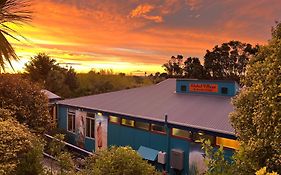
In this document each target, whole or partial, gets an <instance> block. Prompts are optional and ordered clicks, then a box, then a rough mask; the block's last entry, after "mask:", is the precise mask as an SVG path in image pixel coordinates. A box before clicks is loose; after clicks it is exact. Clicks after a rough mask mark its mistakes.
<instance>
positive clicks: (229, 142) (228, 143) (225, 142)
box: [216, 137, 239, 149]
mask: <svg viewBox="0 0 281 175" xmlns="http://www.w3.org/2000/svg"><path fill="white" fill-rule="evenodd" d="M216 145H218V146H219V145H222V146H224V147H227V148H232V149H238V148H239V142H238V141H237V140H233V139H227V138H223V137H217V138H216Z"/></svg>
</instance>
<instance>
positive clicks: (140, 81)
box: [73, 71, 153, 96]
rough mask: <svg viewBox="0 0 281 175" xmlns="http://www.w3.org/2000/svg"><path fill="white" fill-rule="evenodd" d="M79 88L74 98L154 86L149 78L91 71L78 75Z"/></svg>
mask: <svg viewBox="0 0 281 175" xmlns="http://www.w3.org/2000/svg"><path fill="white" fill-rule="evenodd" d="M77 79H78V81H79V88H78V90H77V91H76V93H75V94H73V96H84V95H92V94H100V93H106V92H112V91H118V90H122V89H129V88H135V87H141V86H145V85H151V84H153V81H152V80H151V79H150V78H149V77H138V76H125V75H124V74H119V75H116V74H111V73H107V74H104V73H100V72H95V71H90V72H89V73H86V74H85V73H84V74H83V73H80V74H77Z"/></svg>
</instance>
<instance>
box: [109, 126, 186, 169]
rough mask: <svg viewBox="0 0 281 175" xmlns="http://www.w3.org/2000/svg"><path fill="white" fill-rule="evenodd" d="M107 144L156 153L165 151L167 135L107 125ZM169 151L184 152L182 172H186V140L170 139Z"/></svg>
mask: <svg viewBox="0 0 281 175" xmlns="http://www.w3.org/2000/svg"><path fill="white" fill-rule="evenodd" d="M108 144H109V145H117V146H127V145H129V146H131V147H132V148H133V149H135V150H138V149H139V147H140V146H146V147H149V148H152V149H156V150H158V151H164V152H166V150H167V135H164V134H157V133H153V132H149V131H145V130H141V129H136V128H131V127H126V126H122V125H118V124H112V123H109V124H108ZM170 144H171V149H174V148H175V149H181V150H183V151H184V166H185V168H184V171H183V172H182V174H187V172H188V165H189V164H188V163H189V162H188V160H189V144H190V143H189V142H188V141H187V140H183V139H178V138H174V137H171V143H170Z"/></svg>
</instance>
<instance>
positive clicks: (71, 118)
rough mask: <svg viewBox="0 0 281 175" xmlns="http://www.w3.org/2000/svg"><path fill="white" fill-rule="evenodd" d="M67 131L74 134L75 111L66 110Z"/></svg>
mask: <svg viewBox="0 0 281 175" xmlns="http://www.w3.org/2000/svg"><path fill="white" fill-rule="evenodd" d="M67 130H68V131H70V132H75V110H71V109H69V110H68V113H67Z"/></svg>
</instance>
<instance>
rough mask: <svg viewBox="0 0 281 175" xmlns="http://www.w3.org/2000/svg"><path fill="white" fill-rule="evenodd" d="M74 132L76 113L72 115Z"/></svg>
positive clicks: (73, 130) (73, 129)
mask: <svg viewBox="0 0 281 175" xmlns="http://www.w3.org/2000/svg"><path fill="white" fill-rule="evenodd" d="M72 132H75V115H72Z"/></svg>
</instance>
